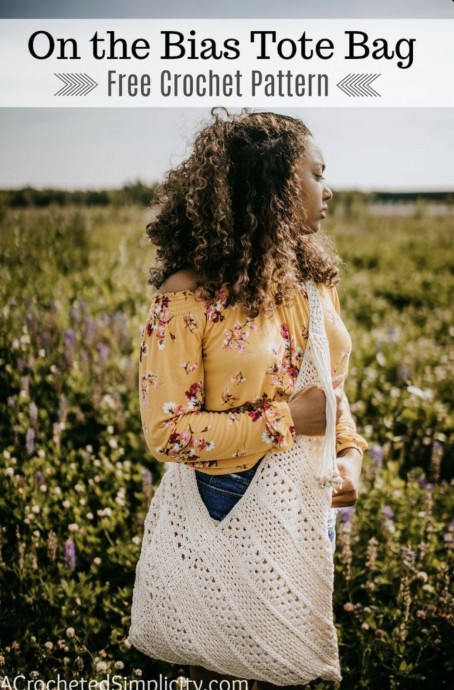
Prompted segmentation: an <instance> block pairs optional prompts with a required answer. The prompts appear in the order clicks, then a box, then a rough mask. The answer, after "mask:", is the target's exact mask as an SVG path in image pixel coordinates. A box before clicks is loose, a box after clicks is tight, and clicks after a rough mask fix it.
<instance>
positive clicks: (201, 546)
mask: <svg viewBox="0 0 454 690" xmlns="http://www.w3.org/2000/svg"><path fill="white" fill-rule="evenodd" d="M305 287H306V290H307V292H308V297H309V305H310V326H309V342H308V347H307V349H306V351H305V354H304V358H303V362H302V365H301V368H300V371H299V374H298V379H297V382H296V386H295V393H296V392H299V391H301V390H304V389H305V388H307V387H309V386H312V385H318V386H320V387H322V388H323V390H324V391H325V394H326V399H327V408H326V412H327V431H326V434H325V436H324V437H308V436H297V437H296V439H295V441H294V443H293V444H292V447H291V448H290V449H289V450H288V451H285V452H270V453H268V454H267V455H266V456H265V458H264V460H263V461H262V463H261V466H260V467H259V469H258V470H257V472H256V474H255V475H254V477H253V479H252V481H251V483H250V485H249V487H248V489H247V491H246V493H245V494H244V495H243V496H242V497H241V499H240V500H239V501H238V503H237V504H236V505H235V506H234V507H233V508H232V510H231V511H230V512H229V513H228V514H227V515H226V516H225V518H224V519H223V520H221V521H217V520H214V519H213V518H211V516H210V515H209V513H208V510H207V508H206V507H205V505H204V503H203V501H202V499H201V497H200V494H199V490H198V487H197V480H196V477H195V474H194V471H193V470H192V469H191V468H189V467H187V466H186V465H184V464H183V463H177V462H173V463H170V466H169V468H168V470H167V471H166V472H165V474H164V476H163V478H162V480H161V483H160V485H159V486H158V488H157V490H156V492H155V494H154V497H153V500H152V502H151V504H150V507H149V511H148V514H147V517H146V519H145V524H144V536H143V541H142V548H141V554H140V558H139V561H138V563H137V567H136V578H135V584H134V592H133V601H132V610H131V626H130V629H129V641H130V643H131V644H132V645H134V646H135V647H136V648H137V649H139V650H140V651H141V652H143V653H144V654H147V655H148V656H151V657H153V658H156V659H161V660H164V661H167V662H170V663H175V664H191V665H196V666H203V667H204V668H206V669H209V670H213V671H215V672H217V673H222V674H226V675H231V676H235V677H238V678H247V679H252V678H253V679H256V680H264V681H268V682H271V683H273V684H275V685H297V684H304V683H309V682H310V681H311V680H314V679H316V678H323V679H326V680H333V681H340V680H342V676H341V672H340V665H339V654H338V643H337V635H336V629H335V626H334V622H333V606H332V596H333V587H334V564H333V554H332V550H331V545H330V541H329V538H328V533H327V522H328V515H329V511H330V508H331V500H332V485H333V484H334V485H335V484H336V480H338V479H339V475H338V473H337V470H336V463H335V399H334V394H333V391H332V385H331V378H330V369H329V353H328V344H327V339H326V334H325V332H324V325H323V315H322V309H321V304H320V299H319V295H318V290H317V287H316V286H315V285H314V284H313V283H312V282H309V283H307V285H306V286H305ZM327 478H332V479H333V481H332V482H331V484H330V483H329V482H328V483H327Z"/></svg>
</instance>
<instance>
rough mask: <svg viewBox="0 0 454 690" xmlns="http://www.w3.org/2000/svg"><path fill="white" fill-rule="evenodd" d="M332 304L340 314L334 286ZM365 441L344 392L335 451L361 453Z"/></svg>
mask: <svg viewBox="0 0 454 690" xmlns="http://www.w3.org/2000/svg"><path fill="white" fill-rule="evenodd" d="M330 292H331V297H332V300H333V305H334V308H335V310H336V313H337V314H338V316H340V303H339V296H338V294H337V290H336V288H332V289H331V291H330ZM368 447H369V446H368V444H367V441H366V440H365V439H364V438H363V437H362V436H360V435H359V434H358V433H357V431H356V424H355V421H354V419H353V417H352V414H351V411H350V405H349V402H348V398H347V395H346V394H345V392H344V400H343V405H342V413H341V416H340V417H339V420H338V422H337V426H336V452H337V453H339V452H340V451H341V450H344V449H345V448H356V449H357V450H358V451H359V452H360V453H361V455H362V454H363V452H364V451H365V450H367V448H368Z"/></svg>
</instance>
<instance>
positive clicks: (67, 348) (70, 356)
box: [63, 328, 76, 366]
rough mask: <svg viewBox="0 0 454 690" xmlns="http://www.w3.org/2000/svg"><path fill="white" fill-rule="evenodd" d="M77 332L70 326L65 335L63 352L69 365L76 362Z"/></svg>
mask: <svg viewBox="0 0 454 690" xmlns="http://www.w3.org/2000/svg"><path fill="white" fill-rule="evenodd" d="M75 343H76V339H75V334H74V331H73V329H72V328H68V330H66V331H65V333H64V335H63V354H64V358H65V361H66V363H67V364H68V366H71V365H72V364H73V362H74V355H75Z"/></svg>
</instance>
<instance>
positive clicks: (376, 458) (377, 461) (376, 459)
mask: <svg viewBox="0 0 454 690" xmlns="http://www.w3.org/2000/svg"><path fill="white" fill-rule="evenodd" d="M370 454H371V458H372V463H373V464H374V465H375V467H377V469H380V470H381V469H382V467H383V459H384V457H385V452H384V450H383V447H382V446H379V445H377V444H374V445H373V446H372V448H371V449H370Z"/></svg>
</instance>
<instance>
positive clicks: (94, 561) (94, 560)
mask: <svg viewBox="0 0 454 690" xmlns="http://www.w3.org/2000/svg"><path fill="white" fill-rule="evenodd" d="M93 563H94V564H95V565H101V563H102V560H101V558H100V557H99V556H96V558H94V559H93Z"/></svg>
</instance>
